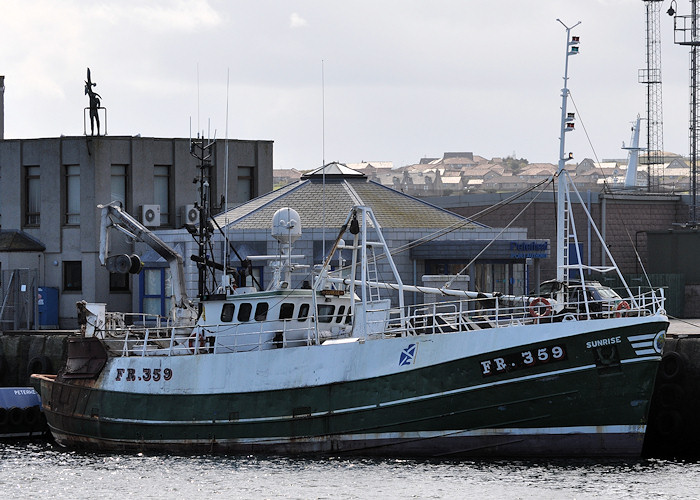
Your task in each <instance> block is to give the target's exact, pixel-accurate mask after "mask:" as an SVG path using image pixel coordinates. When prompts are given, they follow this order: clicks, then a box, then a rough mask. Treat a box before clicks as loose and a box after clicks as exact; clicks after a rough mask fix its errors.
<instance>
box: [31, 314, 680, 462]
mask: <svg viewBox="0 0 700 500" xmlns="http://www.w3.org/2000/svg"><path fill="white" fill-rule="evenodd" d="M666 326H667V323H665V322H663V321H658V322H647V323H644V324H643V325H636V326H635V327H634V328H632V327H630V328H621V329H618V330H616V331H614V332H611V331H609V330H608V331H602V332H600V331H599V332H592V333H588V334H585V335H578V336H575V337H568V338H564V339H559V340H554V341H551V342H548V343H546V344H543V343H539V344H532V345H527V346H518V347H514V348H512V349H506V350H501V351H497V352H490V353H488V354H485V355H480V356H470V357H465V358H461V359H457V360H452V361H448V362H442V363H435V364H432V365H430V366H425V367H421V368H416V369H413V370H409V371H397V372H396V373H393V374H388V375H384V376H381V377H372V378H362V377H358V378H357V379H354V380H349V381H343V382H335V383H329V384H322V385H317V386H307V387H289V388H286V389H283V390H272V391H258V392H237V393H226V392H221V393H207V394H196V393H194V394H193V393H188V394H145V393H137V392H118V391H106V390H104V389H101V388H100V386H99V383H98V382H99V379H98V381H92V380H91V381H85V380H81V381H70V380H63V379H61V377H60V376H59V377H58V378H57V379H56V380H51V379H48V378H43V379H42V380H41V392H42V401H43V402H44V403H43V404H44V411H45V413H46V416H47V419H48V423H49V426H50V428H51V431H52V433H53V435H54V437H55V438H56V440H57V441H58V442H59V443H60V444H63V445H66V446H69V447H75V448H88V449H103V450H138V451H171V452H172V451H176V452H177V451H181V452H187V453H189V452H196V451H207V452H209V451H213V452H234V453H239V452H240V453H252V452H264V453H285V454H293V453H355V454H363V455H394V456H398V455H424V456H638V455H639V454H640V453H641V448H642V442H643V437H644V432H645V428H646V418H647V415H648V411H649V406H650V399H651V394H652V391H653V383H654V379H655V375H656V370H657V366H658V362H659V359H660V355H659V354H653V355H649V354H647V355H639V354H638V353H636V352H635V350H634V349H633V348H632V346H631V345H630V343H629V342H621V343H619V344H618V345H614V346H610V345H602V346H599V347H590V346H591V344H590V342H597V341H598V340H599V339H601V338H602V337H605V338H610V337H611V336H612V337H613V338H614V337H615V336H618V337H621V338H622V339H625V336H631V335H640V334H651V333H656V332H659V331H662V330H665V329H666ZM463 335H464V334H463ZM378 342H382V341H378ZM587 342H589V344H587ZM587 345H588V347H587ZM593 345H595V344H593ZM557 346H559V347H561V352H560V351H559V350H554V351H553V349H554V348H556V347H557ZM538 349H549V353H550V356H549V359H548V360H547V362H542V363H537V362H535V363H533V364H532V365H531V366H527V365H526V364H523V363H519V362H515V361H512V360H518V359H519V360H522V359H523V358H524V355H523V352H528V351H529V352H533V353H535V354H536V353H537V352H538ZM552 352H554V353H556V354H559V356H558V359H553V357H552V356H551V353H552ZM212 356H214V355H212ZM231 356H235V355H231ZM497 359H501V360H505V362H506V368H505V369H503V370H501V371H500V372H498V371H497V370H495V369H491V370H490V371H489V370H488V369H487V367H489V368H493V366H495V363H496V362H495V360H497ZM108 367H109V365H108ZM108 367H107V368H105V370H107V369H108Z"/></svg>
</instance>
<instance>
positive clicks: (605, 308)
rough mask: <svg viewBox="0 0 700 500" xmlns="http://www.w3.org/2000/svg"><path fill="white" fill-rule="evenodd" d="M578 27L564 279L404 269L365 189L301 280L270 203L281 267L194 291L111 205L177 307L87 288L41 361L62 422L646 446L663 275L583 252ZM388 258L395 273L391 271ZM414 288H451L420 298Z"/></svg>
mask: <svg viewBox="0 0 700 500" xmlns="http://www.w3.org/2000/svg"><path fill="white" fill-rule="evenodd" d="M571 29H572V28H568V27H566V36H567V42H566V70H565V76H564V88H563V90H562V119H561V137H560V154H559V158H560V161H559V170H558V173H557V183H558V202H557V205H558V221H557V224H558V226H557V228H558V232H557V234H558V238H557V239H558V241H557V248H558V251H557V264H558V265H557V268H558V270H557V276H556V280H555V281H553V282H550V283H548V285H547V287H546V288H545V287H543V288H542V289H541V290H540V291H539V293H538V294H535V295H520V296H515V295H503V294H499V293H483V292H474V291H461V290H453V289H451V288H450V287H449V285H445V286H443V287H424V286H416V285H409V284H405V283H403V281H402V279H401V276H400V274H399V272H398V270H397V268H396V266H395V264H394V263H393V260H392V254H391V250H392V249H391V248H389V246H388V245H387V242H386V241H385V239H384V237H383V234H382V231H381V227H380V225H379V223H378V222H377V219H376V217H375V215H374V213H373V212H372V210H371V209H370V208H368V207H366V206H359V205H358V206H355V207H353V208H352V209H351V210H350V212H349V213H348V214H347V217H346V219H345V223H344V224H343V225H342V226H341V227H339V228H336V229H337V237H336V239H335V242H334V244H333V245H332V248H331V249H330V251H329V252H328V255H327V256H326V257H325V259H324V262H323V264H321V265H320V266H319V268H318V269H316V270H314V272H313V279H312V280H310V282H309V283H308V286H302V287H299V288H294V287H293V286H292V284H293V283H294V279H293V276H294V273H296V272H300V271H302V272H307V270H306V269H304V266H301V265H299V264H298V263H296V262H295V261H296V260H297V258H298V256H295V255H294V251H293V246H294V243H295V241H296V240H297V239H298V238H299V237H300V235H301V229H302V224H303V221H302V220H300V218H299V216H298V214H297V213H296V212H295V211H294V210H292V209H291V208H285V209H282V210H279V211H278V212H277V213H276V214H275V216H274V217H273V220H272V221H271V228H272V229H271V235H272V236H273V237H274V238H275V239H276V240H277V241H278V243H279V249H280V251H279V254H278V255H276V256H260V258H261V259H262V258H264V259H268V260H272V262H271V267H272V269H273V270H274V279H273V280H272V283H271V284H270V286H268V287H267V289H266V290H262V289H259V288H258V287H255V286H241V287H235V286H234V280H233V279H232V278H231V277H230V275H229V274H228V269H227V267H226V266H223V265H220V266H218V268H220V271H221V274H222V277H221V286H220V287H219V289H218V290H217V293H211V294H208V293H207V294H205V293H200V295H199V297H198V302H197V303H196V304H195V305H192V304H190V303H189V301H188V299H187V296H186V293H185V288H184V277H183V273H182V257H181V256H179V255H178V254H177V252H174V251H173V250H172V249H170V248H169V247H168V246H167V245H166V244H165V243H163V242H162V241H161V240H159V239H158V238H157V237H156V236H155V235H154V234H152V233H151V232H150V231H149V230H148V229H147V228H145V227H143V226H142V225H141V224H140V223H139V222H138V221H136V220H135V219H133V218H132V217H131V216H130V215H129V214H127V213H125V212H124V211H122V210H121V209H120V207H119V206H118V205H116V204H114V203H112V204H109V205H105V206H103V207H101V208H102V211H103V212H102V233H101V245H102V252H101V259H102V261H103V263H105V265H107V266H108V267H109V266H116V267H117V268H118V269H120V270H122V271H123V270H125V269H126V270H128V269H132V270H134V269H136V270H137V269H138V268H139V265H138V258H136V257H135V256H110V255H109V245H108V242H109V237H108V235H109V232H110V231H111V230H112V229H118V230H121V231H122V232H124V233H126V234H129V235H130V236H131V237H132V238H134V239H137V240H139V241H143V242H146V243H148V244H149V245H150V246H151V247H152V248H153V249H155V250H156V251H157V252H158V253H159V254H161V255H162V256H163V257H165V258H166V260H168V262H169V263H170V265H171V270H172V274H173V288H174V294H173V312H172V313H171V315H170V317H168V318H151V317H147V316H146V315H140V316H137V317H136V318H134V317H133V316H130V315H127V314H124V313H108V312H105V311H103V310H99V309H98V310H94V309H93V308H92V305H90V304H81V306H80V307H81V314H80V316H81V317H82V320H83V321H82V322H83V325H84V328H83V335H82V336H80V337H77V338H75V339H72V341H71V343H70V344H69V349H68V356H67V360H66V364H65V366H64V367H63V368H62V369H61V370H60V372H59V374H58V375H57V376H50V375H36V376H35V378H36V379H37V380H38V381H39V382H40V385H41V399H42V405H43V410H44V413H45V414H46V418H47V421H48V424H49V427H50V429H51V432H52V434H53V436H54V438H55V439H56V441H57V442H58V443H59V444H61V445H64V446H67V447H71V448H86V449H91V450H110V451H119V450H134V451H155V452H158V451H166V452H184V453H194V452H232V453H279V454H303V453H332V454H362V455H385V456H407V455H412V456H416V455H418V456H431V457H439V456H444V457H452V456H507V457H516V456H546V457H552V456H638V455H639V454H640V453H641V449H642V442H643V438H644V432H645V429H646V419H647V415H648V411H649V406H650V399H651V394H652V391H653V384H654V379H655V376H656V370H657V367H658V363H659V361H660V358H661V348H662V344H663V339H664V335H665V332H666V330H667V328H668V319H667V317H666V315H665V312H664V309H663V306H664V296H663V291H662V290H651V291H649V292H646V293H643V294H637V295H634V294H633V293H632V292H631V291H630V289H629V288H628V287H627V285H625V293H624V296H623V297H621V296H619V295H617V294H616V293H615V292H612V291H611V290H610V289H607V287H604V286H602V285H600V284H599V283H596V282H588V281H586V280H585V275H586V271H588V270H589V269H594V270H596V271H599V272H611V273H617V275H618V276H619V277H620V278H622V275H621V274H620V272H619V270H618V268H617V266H616V265H615V264H614V259H613V257H612V255H610V253H609V252H608V254H607V256H608V261H609V262H611V265H609V266H605V267H595V268H591V267H589V266H585V265H583V264H581V262H582V259H581V258H580V255H576V256H575V258H573V257H574V256H571V255H569V253H568V252H569V249H570V248H573V249H574V250H573V251H574V252H577V250H576V249H577V248H579V245H578V244H576V243H577V237H576V230H575V226H574V224H573V218H572V209H571V204H572V202H573V201H575V200H576V199H577V198H578V199H580V196H579V195H578V192H577V191H576V188H575V186H574V185H573V184H572V183H571V182H570V179H569V178H568V175H567V173H566V170H565V168H564V166H565V162H566V159H568V156H566V157H565V154H564V150H565V147H564V143H565V134H566V133H567V131H568V130H571V129H572V128H573V122H574V116H573V114H570V113H568V112H567V109H566V104H567V98H568V89H567V81H568V58H569V57H570V56H571V55H574V54H575V53H576V52H577V48H578V43H579V40H578V37H573V36H571ZM584 211H586V210H585V205H584ZM586 213H587V211H586ZM587 214H588V213H587ZM589 217H590V216H589ZM206 225H207V221H206V220H202V221H201V224H200V227H199V229H198V231H199V232H198V234H199V236H200V237H205V238H206V237H207V233H208V231H206V230H205V229H204V228H205V226H206ZM193 232H196V231H195V230H193ZM598 236H599V237H600V234H599V233H598ZM572 243H573V245H572ZM200 248H201V246H200ZM339 252H342V253H341V254H340V255H341V257H342V256H348V257H347V258H346V259H343V258H340V259H338V258H337V257H336V254H338V253H339ZM379 260H383V261H384V262H387V263H388V264H389V267H390V268H391V270H392V274H393V277H392V279H390V280H386V281H385V280H379V275H378V273H377V271H376V269H377V267H376V266H377V262H378V261H379ZM199 262H200V263H201V265H202V266H203V267H205V266H208V265H211V267H214V268H216V267H217V266H216V264H215V263H209V262H207V259H206V258H205V257H203V256H202V255H200V256H199ZM331 262H334V263H337V264H336V265H335V266H331ZM574 271H575V273H574ZM408 293H411V294H414V293H415V294H428V296H435V297H440V298H441V299H443V300H440V301H438V302H435V301H427V302H425V303H420V304H414V303H410V304H409V303H408V301H407V300H405V296H406V294H408ZM603 298H604V299H605V300H603Z"/></svg>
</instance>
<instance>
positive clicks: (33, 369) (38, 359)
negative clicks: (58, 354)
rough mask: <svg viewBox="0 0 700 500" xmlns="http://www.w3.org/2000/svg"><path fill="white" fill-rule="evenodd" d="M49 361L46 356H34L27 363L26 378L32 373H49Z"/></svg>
mask: <svg viewBox="0 0 700 500" xmlns="http://www.w3.org/2000/svg"><path fill="white" fill-rule="evenodd" d="M50 372H51V360H50V359H49V358H47V357H46V356H35V357H33V358H32V359H31V360H29V363H27V376H28V377H29V376H30V375H32V374H34V373H39V374H41V373H50Z"/></svg>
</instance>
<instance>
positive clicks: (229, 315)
mask: <svg viewBox="0 0 700 500" xmlns="http://www.w3.org/2000/svg"><path fill="white" fill-rule="evenodd" d="M235 308H236V307H235V306H234V305H233V304H231V303H228V302H227V303H226V304H224V307H222V308H221V321H223V322H224V323H230V322H231V321H232V320H233V311H234V309H235Z"/></svg>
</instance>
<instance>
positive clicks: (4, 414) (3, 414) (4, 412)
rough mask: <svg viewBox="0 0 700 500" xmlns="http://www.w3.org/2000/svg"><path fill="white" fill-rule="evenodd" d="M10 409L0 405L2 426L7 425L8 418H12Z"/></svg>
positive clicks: (0, 424)
mask: <svg viewBox="0 0 700 500" xmlns="http://www.w3.org/2000/svg"><path fill="white" fill-rule="evenodd" d="M9 413H10V412H9V411H8V410H7V408H4V407H2V406H0V427H5V426H6V425H7V422H8V420H9V419H10V415H9Z"/></svg>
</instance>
